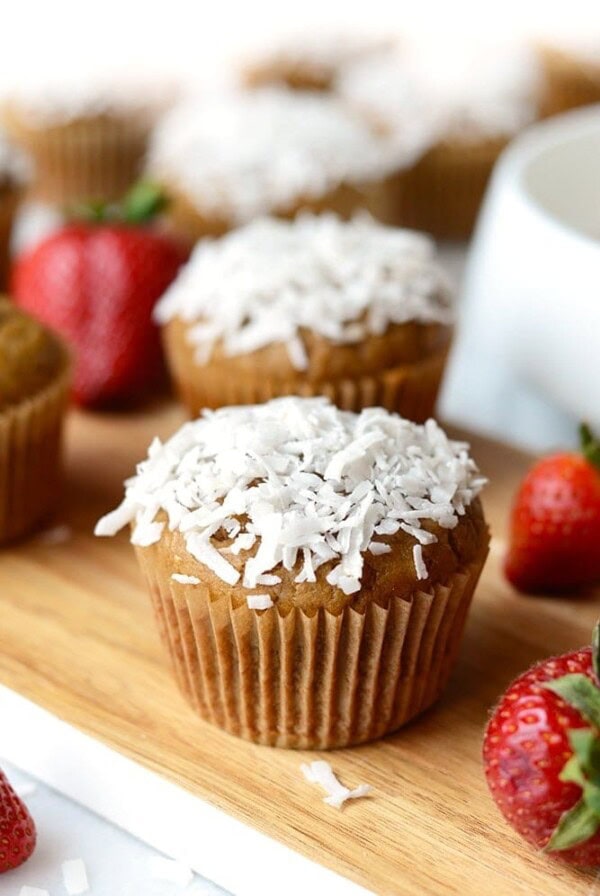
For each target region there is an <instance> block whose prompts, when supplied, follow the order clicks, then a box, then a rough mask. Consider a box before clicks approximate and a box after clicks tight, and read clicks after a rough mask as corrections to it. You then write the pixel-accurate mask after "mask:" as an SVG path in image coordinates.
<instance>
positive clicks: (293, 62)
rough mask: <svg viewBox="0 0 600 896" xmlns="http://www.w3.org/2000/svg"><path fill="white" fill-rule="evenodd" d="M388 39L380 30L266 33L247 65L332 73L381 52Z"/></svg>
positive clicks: (329, 74)
mask: <svg viewBox="0 0 600 896" xmlns="http://www.w3.org/2000/svg"><path fill="white" fill-rule="evenodd" d="M389 44H390V40H389V38H388V37H385V36H384V35H383V33H381V34H377V33H373V34H358V33H354V32H351V31H348V32H344V31H340V30H339V29H337V28H336V29H335V30H327V29H318V30H314V31H311V32H306V31H292V32H289V33H287V34H285V35H282V36H281V37H279V38H278V39H276V40H273V38H272V37H271V36H269V38H268V40H267V41H263V42H262V45H261V46H258V47H256V48H255V50H254V51H253V52H252V53H249V54H248V55H247V58H246V60H245V63H246V65H255V66H256V65H261V64H263V65H264V64H266V65H273V66H278V65H282V66H284V67H285V68H292V69H293V68H306V69H309V70H312V71H314V72H318V73H321V74H322V75H324V76H332V75H334V74H335V72H336V71H337V70H338V69H339V68H341V66H343V65H346V64H348V63H349V62H351V61H352V60H354V59H359V58H361V57H362V56H366V55H368V54H369V53H376V52H378V51H381V50H382V49H383V48H384V47H387V46H389Z"/></svg>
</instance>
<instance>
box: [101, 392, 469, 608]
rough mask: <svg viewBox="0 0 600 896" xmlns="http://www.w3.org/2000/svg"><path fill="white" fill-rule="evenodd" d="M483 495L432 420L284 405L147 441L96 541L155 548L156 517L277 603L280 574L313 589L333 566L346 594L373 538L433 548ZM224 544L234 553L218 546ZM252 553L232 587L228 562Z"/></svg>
mask: <svg viewBox="0 0 600 896" xmlns="http://www.w3.org/2000/svg"><path fill="white" fill-rule="evenodd" d="M484 482H485V480H484V479H483V478H482V477H481V476H480V475H479V473H478V470H477V467H476V466H475V463H474V462H473V460H471V458H470V457H469V454H468V445H466V444H465V443H463V442H453V441H450V440H449V439H448V437H447V436H446V434H445V433H444V431H443V430H442V429H441V428H440V427H439V426H438V425H437V423H436V422H435V421H434V420H428V421H427V423H425V424H424V425H423V426H420V425H417V424H416V423H412V422H410V421H409V420H404V419H403V418H401V417H399V416H398V415H396V414H390V413H388V412H387V411H385V410H383V409H382V408H369V409H367V410H364V411H362V412H361V413H360V414H353V413H351V412H348V411H340V410H338V409H337V408H336V407H335V406H334V405H332V404H331V403H330V402H329V401H328V400H327V399H326V398H295V397H292V398H279V399H275V400H273V401H270V402H267V403H266V404H264V405H249V406H245V407H227V408H221V409H219V410H217V411H204V414H203V416H202V417H200V418H199V419H198V420H195V421H192V422H190V423H186V424H185V425H184V426H183V427H182V428H181V429H180V430H179V431H178V432H177V433H176V434H175V435H174V436H172V438H170V439H169V440H168V441H167V442H166V443H165V444H164V445H163V444H162V443H161V442H160V441H159V440H158V439H155V440H154V441H153V443H152V444H151V445H150V448H149V451H148V458H147V460H145V461H144V462H142V463H141V464H140V465H139V466H138V469H137V474H136V475H135V476H134V477H133V478H132V479H129V480H128V481H127V483H126V491H125V498H124V500H123V502H122V504H121V505H120V506H119V507H118V508H117V509H116V510H114V511H113V512H112V513H109V514H108V515H107V516H105V517H103V518H102V519H101V520H100V521H99V522H98V523H97V525H96V535H114V534H116V532H117V531H118V530H119V529H121V528H123V526H125V525H127V524H128V523H133V524H134V526H133V534H132V541H133V542H134V543H136V544H146V545H149V544H152V543H154V542H156V541H158V540H159V538H160V537H161V532H162V526H163V523H160V524H158V527H159V528H160V531H159V528H157V523H156V522H155V517H156V515H157V513H158V512H159V511H163V512H164V514H166V518H167V525H168V527H169V529H171V530H178V531H180V532H181V533H182V534H183V536H184V539H185V543H186V546H187V550H188V551H189V553H190V554H191V555H192V556H193V557H194V558H195V559H196V560H197V561H198V562H199V563H201V564H203V565H204V566H206V567H207V568H208V569H210V570H212V572H213V573H214V574H215V575H216V576H218V577H219V578H220V579H222V580H223V581H225V582H227V583H229V584H231V585H234V584H236V583H237V582H238V581H239V580H240V579H241V580H242V586H243V587H244V588H247V589H249V590H250V589H251V590H254V589H256V587H257V585H261V586H264V587H267V588H269V587H272V588H274V589H277V587H278V584H279V580H280V577H279V576H278V575H277V569H278V568H281V567H283V568H284V569H287V570H293V569H295V568H296V567H297V565H298V566H299V567H300V571H299V572H298V573H297V575H296V578H295V581H296V582H298V583H300V582H315V581H316V576H315V573H316V571H317V570H318V568H319V567H320V566H322V565H323V564H324V563H328V562H329V561H331V563H332V566H331V569H330V571H329V572H328V574H327V576H326V579H327V582H328V583H329V584H330V585H332V586H334V587H337V588H340V589H341V590H342V591H343V592H344V593H345V594H353V593H355V592H357V591H359V590H360V587H361V576H362V571H363V554H364V552H365V551H367V550H368V549H369V548H370V546H371V545H372V544H373V542H374V543H375V544H377V543H378V536H382V537H385V536H386V535H393V534H395V533H397V532H398V531H399V530H402V531H403V532H406V533H407V534H408V535H409V536H411V537H413V538H414V539H415V541H416V542H417V543H418V544H430V543H431V542H433V541H435V540H436V537H435V535H434V534H433V533H431V532H428V531H427V530H426V529H423V528H422V525H421V524H422V522H423V521H424V520H430V521H434V522H435V523H437V524H438V525H440V526H442V527H443V528H447V529H452V528H454V527H455V526H456V525H457V523H458V518H459V516H461V515H462V514H464V512H465V507H466V506H467V505H469V504H470V503H471V501H472V500H473V499H474V498H475V496H476V495H477V494H478V492H479V491H480V489H481V488H482V486H483V485H484ZM221 531H222V532H224V533H225V534H227V533H231V534H230V538H232V539H233V540H232V541H231V542H230V544H228V543H227V542H225V543H224V544H223V541H216V540H215V539H213V536H214V535H215V534H216V533H219V532H221ZM236 532H237V533H238V534H235V533H236ZM255 544H256V545H257V550H256V552H255V553H254V554H253V555H251V556H249V557H247V559H246V560H245V562H244V564H243V571H242V573H240V571H239V570H238V569H236V567H235V566H234V565H233V564H232V563H231V562H230V560H229V559H228V558H229V557H230V556H231V555H232V554H236V553H239V551H240V550H250V549H251V548H253V547H254V545H255ZM415 564H416V565H417V564H418V560H417V557H415ZM417 572H418V569H417ZM273 593H274V595H276V594H277V591H276V590H275V591H274V592H273Z"/></svg>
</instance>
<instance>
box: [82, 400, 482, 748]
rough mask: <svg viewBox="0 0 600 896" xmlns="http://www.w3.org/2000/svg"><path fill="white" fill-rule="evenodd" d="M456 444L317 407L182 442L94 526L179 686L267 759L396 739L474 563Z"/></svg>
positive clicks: (456, 641)
mask: <svg viewBox="0 0 600 896" xmlns="http://www.w3.org/2000/svg"><path fill="white" fill-rule="evenodd" d="M483 483H484V480H483V479H482V478H481V476H480V475H479V473H478V471H477V468H476V466H475V464H474V462H473V461H472V460H471V459H470V457H469V454H468V446H467V445H465V444H463V443H459V442H452V441H449V440H448V438H447V437H446V435H445V434H444V432H443V431H442V430H441V429H440V428H439V427H438V425H437V424H436V423H435V422H434V421H433V420H429V421H428V422H427V423H426V424H425V425H424V426H420V425H417V424H414V423H411V422H409V421H407V420H404V419H402V418H401V417H398V416H396V415H392V414H389V413H388V412H387V411H385V410H383V409H381V408H370V409H368V410H366V411H363V412H362V413H361V414H359V415H357V414H353V413H350V412H347V411H340V410H339V409H337V408H335V407H334V406H333V405H331V404H330V403H329V402H328V401H327V399H324V398H313V399H306V398H298V397H289V398H281V399H277V400H275V401H271V402H268V403H267V404H263V405H256V406H247V407H235V408H222V409H221V410H218V411H214V412H206V413H205V414H204V415H203V416H202V417H201V418H200V419H198V420H195V421H193V422H190V423H187V424H185V425H184V426H183V427H182V429H180V430H179V432H178V433H176V434H175V435H174V436H173V437H172V438H171V439H169V441H167V442H166V443H165V444H164V445H163V444H161V443H160V442H159V441H158V440H155V441H154V442H153V443H152V445H151V446H150V449H149V453H148V459H147V460H146V461H144V462H143V463H142V464H141V465H140V466H138V468H137V473H136V475H135V476H134V477H133V478H132V479H130V480H128V482H127V487H126V492H125V499H124V501H123V503H122V504H121V505H120V507H119V508H117V510H115V511H113V512H112V513H109V514H108V515H107V516H105V517H104V518H103V519H102V520H100V522H99V523H98V525H97V527H96V534H97V535H113V534H115V533H116V532H117V531H118V530H119V529H121V528H122V527H124V526H126V525H128V524H131V526H132V535H131V540H132V543H133V544H134V545H135V550H136V553H137V556H138V559H139V562H140V564H141V567H142V571H143V574H144V576H145V578H146V581H147V584H148V587H149V590H150V594H151V597H152V602H153V605H154V612H155V615H156V619H157V622H158V626H159V629H160V634H161V637H162V640H163V643H164V645H165V647H166V649H167V651H168V653H169V655H170V658H171V663H172V665H173V668H174V671H175V676H176V679H177V681H178V683H179V686H180V688H181V690H182V691H183V693H184V694H185V696H186V697H187V698H188V700H189V701H190V702H191V704H192V706H193V707H194V708H195V709H196V711H197V712H198V713H199V714H200V715H201V716H202V718H204V719H206V720H207V721H210V722H213V723H215V724H217V725H219V726H220V727H222V728H224V729H226V730H227V731H229V732H231V733H232V734H236V735H239V736H242V737H245V738H247V739H249V740H252V741H256V742H258V743H262V744H270V745H276V746H282V747H300V748H307V749H311V748H319V749H327V748H332V747H345V746H349V745H351V744H357V743H361V742H363V741H367V740H371V739H373V738H376V737H380V736H382V735H384V734H387V733H389V732H391V731H395V730H396V729H397V728H399V727H400V726H401V725H404V724H405V723H406V722H408V721H409V720H410V719H412V718H414V717H415V716H416V715H418V714H419V713H421V712H423V711H424V710H425V709H427V708H428V707H429V706H431V704H432V703H434V701H435V700H436V699H437V698H438V697H439V696H440V694H441V692H442V690H443V689H444V686H445V685H446V682H447V680H448V677H449V675H450V673H451V670H452V667H453V665H454V662H455V660H456V656H457V653H458V650H459V646H460V641H461V635H462V631H463V626H464V623H465V618H466V615H467V611H468V609H469V604H470V602H471V597H472V594H473V590H474V588H475V585H476V583H477V580H478V578H479V574H480V572H481V569H482V566H483V563H484V560H485V557H486V554H487V549H488V530H487V526H486V523H485V521H484V517H483V512H482V508H481V504H480V502H479V499H478V497H477V495H478V493H479V491H480V489H481V487H482V485H483Z"/></svg>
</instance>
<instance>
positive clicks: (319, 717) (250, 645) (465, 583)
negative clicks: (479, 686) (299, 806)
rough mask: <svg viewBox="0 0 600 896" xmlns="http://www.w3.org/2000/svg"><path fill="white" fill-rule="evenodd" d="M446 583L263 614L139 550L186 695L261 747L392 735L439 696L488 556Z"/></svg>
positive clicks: (206, 714) (329, 744) (324, 745)
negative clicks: (176, 577)
mask: <svg viewBox="0 0 600 896" xmlns="http://www.w3.org/2000/svg"><path fill="white" fill-rule="evenodd" d="M487 548H488V544H487V539H486V540H485V544H483V545H482V548H481V554H480V556H478V557H477V558H476V559H475V560H474V561H473V562H472V563H471V564H470V565H468V566H466V567H465V569H464V570H462V571H461V572H459V573H456V574H455V575H453V576H452V577H451V578H450V579H449V581H447V582H446V583H445V584H438V585H436V586H435V587H433V588H431V589H426V588H424V589H423V590H416V591H415V592H414V593H413V594H412V596H411V597H410V599H406V598H397V599H394V598H391V599H390V601H389V604H388V605H387V606H384V607H382V606H378V605H376V604H374V603H370V604H368V605H367V608H366V610H365V611H364V612H358V611H357V610H355V609H353V608H352V607H348V608H346V609H344V610H343V611H342V612H341V613H339V614H338V615H334V614H332V613H330V612H328V611H327V610H325V609H320V610H318V611H317V612H316V613H315V614H314V615H310V616H309V615H307V614H306V613H305V612H303V611H302V610H300V609H293V610H291V611H290V612H289V613H288V614H287V615H282V614H281V613H280V612H279V610H278V609H277V607H276V606H275V607H271V608H270V609H268V610H265V611H258V612H257V611H255V610H251V609H249V608H248V607H247V605H246V603H245V602H242V603H241V605H235V604H234V602H233V600H232V599H231V598H227V597H220V598H217V599H211V594H210V593H209V590H208V588H207V587H206V586H205V585H181V584H179V583H177V582H175V581H173V580H172V579H171V571H172V569H171V567H170V564H169V563H168V558H167V559H165V558H164V557H162V556H161V553H160V550H159V549H157V548H156V546H153V547H151V548H136V552H137V554H138V559H139V561H140V564H141V567H142V570H143V573H144V575H145V577H146V579H147V583H148V585H149V589H150V593H151V595H152V601H153V605H154V612H155V616H156V619H157V622H158V626H159V629H160V635H161V639H162V641H163V644H164V645H165V647H166V648H167V650H168V652H169V655H170V658H171V664H172V666H173V669H174V672H175V677H176V679H177V682H178V684H179V687H180V689H181V690H182V692H183V693H184V695H185V696H186V698H187V699H188V700H189V702H190V703H191V704H192V706H193V707H194V709H195V710H196V711H197V712H198V713H199V715H200V716H201V717H202V718H203V719H205V720H206V721H209V722H212V723H214V724H215V725H218V726H219V727H221V728H224V729H225V730H226V731H228V732H230V733H231V734H235V735H238V736H240V737H243V738H246V739H248V740H251V741H255V742H256V743H261V744H267V745H271V746H279V747H296V748H302V749H331V748H334V747H345V746H349V745H351V744H358V743H362V742H364V741H368V740H372V739H374V738H377V737H381V736H382V735H384V734H388V733H390V732H392V731H395V730H396V729H397V728H400V727H401V726H402V725H404V724H405V723H406V722H408V721H410V719H412V718H414V717H415V716H417V715H418V714H419V713H421V712H423V711H424V710H425V709H427V708H428V707H429V706H431V705H432V703H434V702H435V700H436V699H437V698H438V697H439V696H440V694H441V692H442V691H443V689H444V687H445V685H446V683H447V681H448V678H449V676H450V673H451V671H452V668H453V666H454V664H455V660H456V657H457V654H458V650H459V647H460V642H461V638H462V633H463V628H464V624H465V620H466V616H467V611H468V609H469V605H470V603H471V598H472V595H473V590H474V588H475V585H476V583H477V580H478V578H479V574H480V572H481V569H482V566H483V563H484V561H485V557H486V555H487Z"/></svg>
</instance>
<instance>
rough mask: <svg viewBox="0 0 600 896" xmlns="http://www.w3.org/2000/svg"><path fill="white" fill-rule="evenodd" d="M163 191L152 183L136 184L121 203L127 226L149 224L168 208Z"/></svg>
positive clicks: (141, 182)
mask: <svg viewBox="0 0 600 896" xmlns="http://www.w3.org/2000/svg"><path fill="white" fill-rule="evenodd" d="M167 204H168V203H167V197H166V196H165V194H164V192H163V191H162V189H161V188H160V187H159V186H158V185H157V184H153V183H151V182H150V181H144V180H142V181H139V183H137V184H134V186H133V187H132V188H131V190H130V191H129V192H128V193H127V194H126V196H125V198H124V199H123V202H122V203H121V209H122V216H123V220H124V221H125V222H126V223H127V224H147V223H148V222H149V221H151V220H152V218H155V217H156V215H158V214H159V212H162V211H164V210H165V208H166V207H167Z"/></svg>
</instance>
